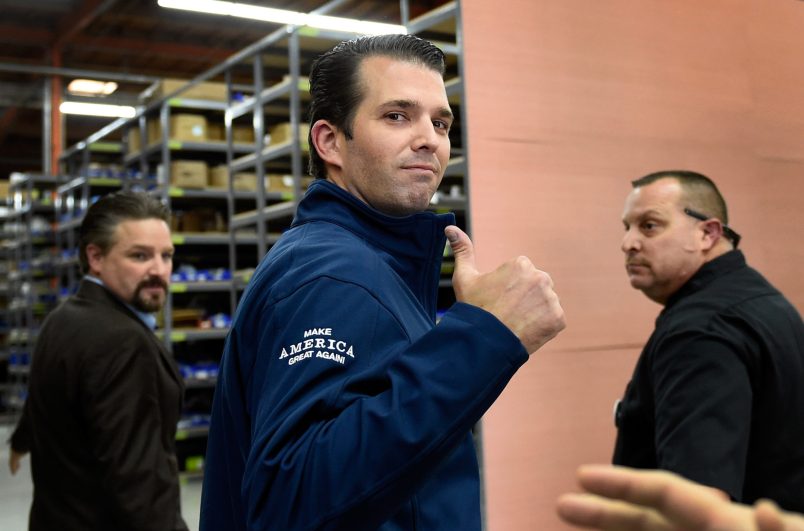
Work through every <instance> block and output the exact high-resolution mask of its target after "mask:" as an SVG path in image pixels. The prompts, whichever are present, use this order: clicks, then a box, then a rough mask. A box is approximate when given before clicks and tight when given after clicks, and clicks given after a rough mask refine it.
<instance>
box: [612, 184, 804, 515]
mask: <svg viewBox="0 0 804 531" xmlns="http://www.w3.org/2000/svg"><path fill="white" fill-rule="evenodd" d="M632 184H633V186H634V188H633V190H632V192H631V194H630V195H629V196H628V199H627V200H626V203H625V212H624V214H623V222H624V224H625V236H624V238H623V241H622V250H623V252H624V253H625V266H626V271H627V273H628V278H629V280H630V281H631V285H632V286H633V287H634V288H636V289H639V290H641V291H642V292H643V293H645V295H646V296H647V297H648V298H650V299H651V300H653V301H655V302H658V303H659V304H661V305H663V306H664V309H663V310H662V312H661V314H660V315H659V317H658V318H657V320H656V329H655V331H654V332H653V334H652V335H651V337H650V339H649V340H648V343H647V345H645V348H644V350H643V351H642V354H641V356H640V358H639V360H638V362H637V365H636V368H635V370H634V374H633V377H632V379H631V382H630V383H629V384H628V386H627V388H626V391H625V396H624V397H623V399H622V401H621V402H620V403H619V405H618V407H617V410H616V415H615V417H616V418H615V421H616V423H617V428H618V435H617V443H616V447H615V450H614V463H615V464H619V465H626V466H632V467H638V468H662V469H666V470H671V471H673V472H676V473H678V474H681V475H682V476H685V477H687V478H689V479H692V480H694V481H698V482H700V483H703V484H705V485H710V486H712V487H716V488H718V489H721V490H723V491H724V492H726V493H727V494H728V495H729V496H730V497H731V498H732V499H734V500H737V501H741V502H744V503H753V502H754V501H755V500H757V499H758V498H761V497H764V498H770V499H772V500H775V501H776V502H777V503H779V504H780V505H781V506H782V507H783V508H785V509H788V510H795V511H799V512H801V511H804V324H802V320H801V316H800V315H799V314H798V312H797V311H796V309H795V308H794V307H793V306H792V305H791V304H790V303H789V302H788V301H787V300H786V299H785V298H784V296H783V295H782V294H781V293H780V292H779V291H778V290H776V289H775V288H774V287H773V286H771V285H770V283H768V281H767V280H765V278H763V277H762V275H760V274H759V273H758V272H757V271H755V270H754V269H752V268H750V267H748V265H746V262H745V257H744V256H743V254H742V252H741V251H738V250H736V247H737V244H738V243H739V239H740V237H739V235H738V234H737V233H736V232H734V231H733V230H732V229H730V228H729V226H728V213H727V210H726V204H725V202H724V200H723V197H722V196H721V195H720V192H719V191H718V189H717V187H716V186H715V184H714V183H713V182H712V181H711V180H709V179H708V178H707V177H705V176H703V175H701V174H698V173H694V172H688V171H664V172H658V173H653V174H650V175H647V176H645V177H642V178H641V179H638V180H636V181H634V182H633V183H632Z"/></svg>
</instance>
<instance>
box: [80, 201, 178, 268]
mask: <svg viewBox="0 0 804 531" xmlns="http://www.w3.org/2000/svg"><path fill="white" fill-rule="evenodd" d="M145 219H161V220H162V221H164V222H165V223H168V224H169V223H170V210H168V208H167V206H165V205H164V204H163V203H162V202H161V201H160V200H159V199H157V198H156V197H153V196H151V195H149V194H147V193H145V192H116V193H113V194H109V195H106V196H103V197H101V198H100V199H98V201H96V202H95V203H94V204H93V205H92V206H90V207H89V210H87V214H86V216H85V217H84V220H83V221H82V222H81V228H80V230H79V240H78V258H79V261H80V262H81V272H82V273H85V274H86V273H89V259H88V258H87V245H89V244H94V245H97V246H98V248H100V249H101V252H102V253H103V254H106V253H107V252H108V251H109V249H111V248H112V247H113V246H114V245H115V243H117V242H116V241H115V231H116V230H117V226H118V225H120V223H122V222H124V221H140V220H145Z"/></svg>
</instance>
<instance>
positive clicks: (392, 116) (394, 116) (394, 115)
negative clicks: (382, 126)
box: [385, 112, 405, 122]
mask: <svg viewBox="0 0 804 531" xmlns="http://www.w3.org/2000/svg"><path fill="white" fill-rule="evenodd" d="M385 116H386V118H388V119H389V120H391V121H393V122H400V121H402V120H404V119H405V115H404V114H402V113H401V112H389V113H388V114H386V115H385Z"/></svg>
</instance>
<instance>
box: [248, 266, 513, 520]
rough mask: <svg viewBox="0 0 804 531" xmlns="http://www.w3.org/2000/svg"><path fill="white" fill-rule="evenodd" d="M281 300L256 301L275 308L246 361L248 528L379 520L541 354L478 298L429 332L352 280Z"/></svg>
mask: <svg viewBox="0 0 804 531" xmlns="http://www.w3.org/2000/svg"><path fill="white" fill-rule="evenodd" d="M270 306H271V308H270V309H269V308H263V309H261V310H259V309H255V311H258V312H260V311H261V312H262V313H263V314H265V315H271V316H270V317H268V318H267V322H265V321H258V322H259V324H258V325H256V326H257V327H258V328H256V330H255V331H254V332H256V331H257V330H259V331H260V332H259V334H258V336H259V339H258V345H257V349H256V351H257V353H258V354H257V358H258V359H256V360H251V361H247V360H242V361H243V362H245V363H244V364H243V365H241V367H240V368H239V370H240V371H241V374H240V377H241V378H243V379H244V380H248V381H249V382H250V383H249V385H247V387H248V392H247V393H248V394H247V396H246V400H247V402H248V403H249V404H250V408H251V410H252V412H251V418H252V426H251V445H250V450H249V454H248V456H247V459H246V466H245V471H246V472H245V477H244V481H243V485H242V495H243V498H244V499H243V504H244V508H245V511H246V513H247V521H248V525H249V529H283V530H285V529H295V530H302V529H310V530H312V529H316V530H326V529H331V530H335V529H349V530H353V531H359V530H363V529H366V530H368V529H376V528H377V527H378V526H379V525H380V524H381V523H382V522H384V521H386V520H388V519H389V518H390V517H392V516H393V515H394V514H395V513H396V511H397V510H398V509H399V508H400V507H401V506H402V504H403V503H404V502H405V501H406V500H408V499H409V498H410V497H411V496H412V495H413V494H414V493H415V491H416V490H417V489H418V488H419V487H420V486H421V485H422V483H423V482H424V481H426V480H427V478H428V477H429V474H430V473H431V472H433V470H435V469H436V468H437V467H438V464H439V462H440V461H441V460H443V459H445V458H446V457H447V456H448V455H449V454H450V452H451V451H452V450H453V449H454V448H455V447H456V445H457V444H458V442H459V441H461V440H463V439H465V438H466V437H467V435H468V433H469V430H470V429H471V427H472V426H473V425H474V423H476V422H477V421H478V420H479V419H480V417H481V416H482V414H483V413H484V412H485V411H486V410H487V409H488V407H489V406H490V405H491V404H492V403H493V402H494V400H495V399H496V398H497V396H498V395H499V394H500V393H501V392H502V390H503V388H504V387H505V385H506V384H507V382H508V381H509V379H510V378H511V377H512V376H513V374H514V373H515V371H516V370H517V369H518V368H519V366H521V365H522V364H523V363H524V362H525V361H526V360H527V358H528V356H527V353H526V352H525V349H524V347H523V346H522V344H521V342H520V341H519V340H518V338H517V337H516V336H514V335H513V334H512V333H511V332H510V331H509V330H508V329H507V328H506V327H505V326H504V325H503V324H502V323H500V322H499V321H498V320H497V319H496V318H495V317H493V316H492V315H491V314H489V313H487V312H485V311H484V310H481V309H479V308H476V307H473V306H469V305H465V304H460V303H459V304H456V305H455V306H454V307H453V308H452V309H450V311H448V312H447V313H446V315H445V316H444V317H443V318H442V320H441V322H440V323H439V324H438V325H437V326H435V328H432V329H430V327H431V325H428V324H426V323H423V324H422V326H424V330H427V329H430V330H429V331H425V332H424V333H423V335H421V336H420V337H416V338H410V337H408V335H407V334H406V332H405V330H406V328H405V327H403V326H402V325H401V323H400V321H399V319H400V318H399V316H398V315H397V314H396V313H395V312H392V311H390V310H389V309H388V308H387V307H385V306H384V305H383V304H382V303H381V302H380V301H378V300H377V299H376V298H375V297H374V296H372V294H370V293H369V292H368V291H366V290H365V289H364V288H362V287H360V286H357V285H353V284H349V283H346V282H340V281H336V280H331V279H320V280H318V281H316V282H314V283H311V284H309V285H307V286H305V287H302V288H301V289H299V290H298V291H297V292H295V293H294V294H293V295H292V296H290V297H287V298H286V299H284V300H282V301H277V302H275V303H272V304H271V305H270ZM419 319H423V318H422V317H419ZM255 324H256V323H255ZM243 340H244V339H243V338H242V337H241V341H243ZM329 354H333V355H335V356H329ZM322 356H323V357H322ZM337 356H341V357H340V358H338V357H337ZM261 360H265V361H261Z"/></svg>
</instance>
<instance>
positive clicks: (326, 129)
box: [310, 120, 343, 168]
mask: <svg viewBox="0 0 804 531" xmlns="http://www.w3.org/2000/svg"><path fill="white" fill-rule="evenodd" d="M310 138H311V139H312V141H313V149H315V150H316V151H317V152H318V156H319V157H321V159H322V160H323V161H324V162H325V163H326V164H327V165H329V166H334V167H336V168H341V167H342V166H343V160H342V158H341V151H340V138H342V135H339V134H338V128H337V127H335V126H334V125H332V124H331V123H330V122H329V121H328V120H318V121H316V123H314V124H313V127H312V128H311V129H310Z"/></svg>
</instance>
